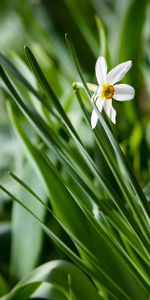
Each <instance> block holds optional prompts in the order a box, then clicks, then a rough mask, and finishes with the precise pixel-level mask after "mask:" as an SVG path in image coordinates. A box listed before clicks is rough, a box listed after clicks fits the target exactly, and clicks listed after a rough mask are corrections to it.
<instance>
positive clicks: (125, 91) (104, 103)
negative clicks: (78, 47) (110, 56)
mask: <svg viewBox="0 0 150 300" xmlns="http://www.w3.org/2000/svg"><path fill="white" fill-rule="evenodd" d="M131 67H132V62H131V60H128V61H126V62H123V63H121V64H119V65H118V66H116V67H115V68H113V69H112V70H111V71H109V72H108V73H107V63H106V60H105V58H104V57H103V56H100V57H99V58H98V59H97V62H96V66H95V72H96V78H97V82H98V84H99V85H98V86H96V87H95V92H94V94H93V96H92V101H94V102H95V103H96V106H97V108H98V110H99V111H100V112H101V111H102V109H104V110H105V112H106V114H107V115H108V117H109V118H110V119H111V120H112V122H113V123H116V111H115V109H114V108H113V106H112V98H113V99H115V100H117V101H126V100H131V99H133V98H134V95H135V91H134V88H133V87H131V86H130V85H128V84H116V83H117V82H118V81H120V80H122V78H123V77H124V76H125V75H126V73H127V72H128V71H129V69H130V68H131ZM97 121H98V115H97V113H96V111H95V110H94V109H93V112H92V115H91V126H92V128H95V127H96V124H97Z"/></svg>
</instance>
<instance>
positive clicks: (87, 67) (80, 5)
mask: <svg viewBox="0 0 150 300" xmlns="http://www.w3.org/2000/svg"><path fill="white" fill-rule="evenodd" d="M97 17H99V19H100V20H101V22H102V24H103V26H104V30H105V33H106V36H107V41H108V48H109V55H110V59H109V68H111V67H112V66H115V65H116V64H118V63H120V62H122V61H125V60H129V59H131V60H132V61H133V68H132V70H131V71H130V72H129V75H128V76H127V77H126V79H125V82H129V83H130V84H131V85H133V87H134V88H135V91H136V96H135V99H134V100H133V101H131V102H126V103H122V104H121V105H120V104H117V103H114V107H116V109H117V125H116V126H113V130H114V133H115V135H116V136H117V139H118V141H119V143H120V145H121V147H122V149H123V151H124V153H125V154H126V156H127V158H128V160H129V162H130V164H131V166H132V167H133V168H134V171H135V174H136V176H137V178H138V179H139V180H140V183H141V185H142V186H143V187H144V186H146V185H147V184H148V182H149V178H150V156H149V153H150V2H149V1H147V0H141V1H139V0H137V1H136V0H134V1H131V0H124V1H120V0H64V1H63V0H43V1H42V0H41V1H40V0H11V1H10V0H5V1H0V52H1V53H2V54H5V55H6V56H7V57H9V58H10V60H11V61H12V62H13V63H14V64H15V65H16V67H17V68H18V69H19V71H20V72H21V73H23V74H24V76H26V77H27V78H28V79H29V81H30V82H31V83H32V84H33V85H34V86H36V84H37V83H36V82H35V79H34V77H33V75H32V74H31V72H30V70H29V68H28V67H27V66H26V63H27V61H26V57H25V54H24V45H28V46H30V47H31V49H32V50H33V52H34V53H35V55H36V56H37V57H38V60H39V62H40V65H41V67H42V68H43V70H44V72H45V74H46V75H47V77H48V79H49V81H50V83H51V85H52V86H53V88H54V90H55V91H56V93H57V95H58V96H59V99H60V101H62V103H63V106H64V107H65V110H66V112H67V113H68V115H69V116H70V118H71V120H72V122H73V124H74V125H75V127H76V129H77V131H78V130H79V131H80V135H81V137H82V139H83V140H84V143H85V144H86V145H87V148H88V149H89V152H90V153H91V154H92V155H93V156H95V157H96V149H95V148H94V143H93V140H92V137H91V136H89V134H88V129H87V128H86V125H85V123H84V121H83V119H82V115H81V111H80V108H79V106H78V104H77V103H76V99H75V96H74V93H73V91H72V83H73V82H74V81H78V80H79V78H78V76H77V73H76V71H75V68H74V65H73V63H72V60H71V57H70V54H69V52H68V49H67V46H66V43H65V33H66V32H67V33H69V34H70V36H71V38H72V40H73V43H74V46H75V48H76V51H77V54H78V58H79V61H80V64H81V66H82V69H83V72H84V74H85V78H86V80H87V81H88V82H92V83H95V82H96V79H95V71H94V68H95V62H96V59H97V57H98V56H99V55H100V54H103V49H102V44H101V42H100V41H101V39H102V37H101V36H100V30H99V25H98V22H97ZM100 38H101V39H100ZM0 84H2V83H1V82H0ZM20 88H22V87H20ZM22 92H24V93H25V91H24V90H23V88H22ZM5 101H6V95H5V94H4V92H3V91H2V89H0V181H1V183H2V184H4V185H7V186H9V187H11V189H12V190H14V191H15V192H16V185H15V184H14V183H13V182H12V181H11V180H10V179H9V177H8V171H9V170H14V171H17V174H18V173H19V174H20V176H21V177H22V178H24V180H26V181H28V182H30V183H31V180H32V181H33V182H32V186H34V188H35V189H36V190H37V189H39V186H38V184H37V175H36V174H34V173H33V170H32V169H31V167H30V166H29V164H28V162H27V159H26V157H25V156H24V153H23V150H22V148H21V145H20V143H19V142H18V140H17V138H16V136H15V134H14V132H13V129H12V127H11V124H10V121H9V119H8V115H7V110H6V105H5ZM56 126H57V124H56ZM27 130H28V128H27ZM29 134H30V135H31V138H33V139H35V140H36V136H35V134H34V133H33V132H29ZM37 142H38V141H37ZM18 192H20V193H22V192H21V191H18ZM39 193H40V194H41V195H43V194H44V191H42V190H41V187H40V191H39ZM0 200H1V201H0V295H2V294H3V293H5V292H7V291H8V290H10V288H12V286H13V285H14V284H15V283H16V282H17V281H18V280H19V279H21V278H22V277H23V276H24V275H25V274H26V273H28V272H29V271H30V270H32V269H33V268H34V267H35V266H37V265H39V264H41V263H43V262H45V261H47V260H51V259H53V258H57V257H62V253H60V252H59V250H58V249H56V248H55V247H54V246H53V245H51V243H50V242H49V241H48V239H47V237H46V236H45V235H43V234H42V232H41V230H39V227H38V228H36V226H37V225H35V224H34V222H35V221H33V220H32V218H31V219H30V222H31V223H30V224H28V225H29V227H28V228H30V227H31V228H33V227H34V233H33V234H34V236H35V241H36V242H35V244H34V245H32V247H28V245H29V244H31V243H30V241H28V242H27V241H26V243H25V244H23V243H20V239H21V235H20V234H19V227H18V223H19V222H20V219H22V223H23V218H25V216H24V214H23V216H21V215H19V220H18V212H17V210H18V208H17V207H16V206H15V207H14V205H13V204H12V201H11V199H9V198H7V197H4V195H2V194H0ZM19 213H20V211H19ZM43 218H45V219H46V216H45V215H43ZM47 222H51V220H47ZM35 223H36V222H35ZM50 226H51V227H53V228H54V230H55V231H57V227H56V226H55V224H54V223H53V224H51V223H50ZM26 230H27V228H26V227H24V233H25V232H26ZM58 234H60V235H61V234H62V233H61V232H59V233H58ZM63 235H64V233H63ZM63 238H64V240H65V238H66V237H65V236H64V237H63ZM19 245H22V246H21V247H22V248H21V249H20V246H19ZM17 247H18V251H17ZM31 248H32V249H33V253H32V255H30V261H29V260H28V259H27V258H28V251H29V253H30V254H31ZM35 248H36V249H35ZM16 253H17V254H16ZM23 258H24V259H23Z"/></svg>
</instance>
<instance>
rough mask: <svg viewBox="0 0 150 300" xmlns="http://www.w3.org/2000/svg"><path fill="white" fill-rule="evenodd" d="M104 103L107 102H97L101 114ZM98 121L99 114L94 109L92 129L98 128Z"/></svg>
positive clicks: (99, 100) (100, 100)
mask: <svg viewBox="0 0 150 300" xmlns="http://www.w3.org/2000/svg"><path fill="white" fill-rule="evenodd" d="M104 101H105V100H102V99H100V98H99V99H98V100H97V101H96V106H97V108H98V110H99V112H101V111H102V109H103V106H104ZM97 121H98V114H97V112H96V111H95V109H93V111H92V115H91V126H92V129H94V128H95V127H96V125H97Z"/></svg>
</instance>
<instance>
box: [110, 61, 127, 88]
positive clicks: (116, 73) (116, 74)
mask: <svg viewBox="0 0 150 300" xmlns="http://www.w3.org/2000/svg"><path fill="white" fill-rule="evenodd" d="M131 67H132V61H131V60H128V61H126V62H123V63H121V64H119V65H118V66H116V67H115V68H113V69H112V70H111V71H110V72H108V74H107V82H108V83H109V84H114V83H116V82H118V81H120V80H121V79H122V78H123V77H124V76H125V75H126V73H127V72H128V71H129V70H130V68H131Z"/></svg>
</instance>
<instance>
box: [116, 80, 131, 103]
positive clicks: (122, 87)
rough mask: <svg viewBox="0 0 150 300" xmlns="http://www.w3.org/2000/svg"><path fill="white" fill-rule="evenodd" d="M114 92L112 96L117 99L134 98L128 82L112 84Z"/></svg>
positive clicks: (126, 99) (127, 99)
mask: <svg viewBox="0 0 150 300" xmlns="http://www.w3.org/2000/svg"><path fill="white" fill-rule="evenodd" d="M114 89H115V93H114V96H113V98H114V99H115V100H118V101H129V100H132V99H133V98H134V95H135V90H134V88H133V87H132V86H130V85H128V84H116V85H114Z"/></svg>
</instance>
